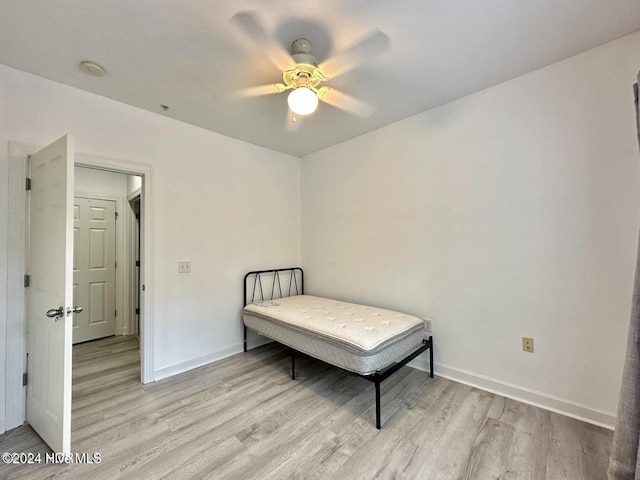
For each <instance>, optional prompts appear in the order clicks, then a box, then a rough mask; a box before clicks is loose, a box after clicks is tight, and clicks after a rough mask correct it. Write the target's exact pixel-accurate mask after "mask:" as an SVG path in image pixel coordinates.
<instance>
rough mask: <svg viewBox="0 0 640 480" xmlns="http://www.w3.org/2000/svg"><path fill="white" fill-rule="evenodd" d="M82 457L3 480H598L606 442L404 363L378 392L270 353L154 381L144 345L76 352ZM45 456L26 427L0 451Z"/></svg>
mask: <svg viewBox="0 0 640 480" xmlns="http://www.w3.org/2000/svg"><path fill="white" fill-rule="evenodd" d="M73 364H74V371H73V427H72V437H71V445H72V451H73V452H75V453H89V454H93V453H95V452H98V453H100V455H101V463H100V464H84V465H27V466H16V465H3V464H0V478H2V479H14V478H19V479H45V478H46V479H54V478H79V479H90V480H100V479H109V480H111V479H128V478H131V479H136V480H138V479H160V478H163V479H164V478H175V479H191V478H193V479H232V480H236V479H237V480H245V479H261V480H262V479H284V478H296V479H298V478H300V479H302V478H305V479H322V480H324V479H341V480H343V479H348V480H353V479H374V478H380V479H387V478H388V479H391V478H395V479H425V480H449V479H451V480H453V479H456V480H457V479H478V480H487V479H502V480H506V479H536V480H537V479H540V480H542V479H552V480H560V479H567V480H590V479H593V480H602V479H604V478H606V475H605V469H606V463H607V457H608V454H609V445H610V441H611V432H610V431H608V430H605V429H602V428H598V427H595V426H592V425H588V424H586V423H582V422H579V421H577V420H573V419H570V418H567V417H564V416H561V415H557V414H554V413H551V412H548V411H545V410H541V409H538V408H535V407H532V406H529V405H525V404H522V403H519V402H516V401H513V400H509V399H506V398H504V397H500V396H497V395H493V394H490V393H487V392H484V391H482V390H477V389H474V388H471V387H468V386H465V385H462V384H459V383H455V382H452V381H449V380H446V379H443V378H435V379H430V378H429V377H428V375H427V374H426V373H424V372H421V371H418V370H414V369H411V368H408V367H405V368H403V369H401V370H400V371H398V372H397V373H396V374H395V375H393V376H391V377H390V378H389V379H387V380H386V381H385V382H384V383H383V384H382V421H383V429H382V430H376V428H375V425H374V416H375V413H374V394H373V390H374V388H373V384H371V383H370V382H367V381H366V380H363V379H361V378H358V377H356V376H353V375H350V374H348V373H346V372H344V371H341V370H338V369H334V368H332V367H330V366H328V365H326V364H324V363H322V362H319V361H316V360H313V359H311V358H308V357H299V359H298V360H297V362H296V364H297V375H298V376H297V379H296V380H295V381H292V380H291V379H290V377H289V368H290V357H289V355H288V352H287V351H286V350H285V349H284V348H283V347H281V346H278V345H276V344H270V345H266V346H263V347H260V348H257V349H255V350H252V351H250V352H248V353H244V354H238V355H235V356H233V357H230V358H227V359H225V360H221V361H219V362H216V363H213V364H210V365H207V366H205V367H201V368H198V369H196V370H192V371H190V372H187V373H183V374H181V375H176V376H174V377H171V378H168V379H166V380H163V381H159V382H155V383H153V384H149V385H141V384H140V383H139V378H140V370H139V350H138V343H137V340H136V339H135V338H132V337H111V338H107V339H104V340H99V341H95V342H89V343H86V344H81V345H77V346H75V347H74V351H73ZM6 451H9V452H42V453H43V454H44V452H47V451H48V449H47V447H46V446H45V445H44V444H43V443H42V441H41V440H40V439H39V437H38V436H37V435H36V434H35V433H34V432H33V430H32V429H31V428H30V427H29V426H28V425H25V426H22V427H20V428H17V429H14V430H12V431H10V432H7V433H5V434H3V435H1V436H0V452H6Z"/></svg>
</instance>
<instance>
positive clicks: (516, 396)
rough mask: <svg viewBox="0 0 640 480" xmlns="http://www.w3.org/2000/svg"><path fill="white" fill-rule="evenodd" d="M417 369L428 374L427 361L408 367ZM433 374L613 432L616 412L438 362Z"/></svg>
mask: <svg viewBox="0 0 640 480" xmlns="http://www.w3.org/2000/svg"><path fill="white" fill-rule="evenodd" d="M408 365H409V366H410V367H413V368H416V369H418V370H423V371H428V369H429V361H428V360H427V359H423V358H417V359H416V360H414V361H412V362H411V363H409V364H408ZM434 373H435V374H437V375H438V376H440V377H443V378H447V379H449V380H453V381H454V382H458V383H462V384H464V385H469V386H470V387H475V388H479V389H481V390H485V391H487V392H491V393H495V394H496V395H501V396H503V397H507V398H511V399H512V400H517V401H519V402H522V403H526V404H528V405H533V406H534V407H539V408H542V409H544V410H549V411H551V412H554V413H559V414H561V415H565V416H567V417H571V418H575V419H576V420H581V421H583V422H587V423H591V424H592V425H597V426H598V427H603V428H607V429H609V430H613V429H614V426H615V423H616V413H615V412H608V411H606V410H601V409H598V408H595V407H591V406H589V405H584V404H581V403H578V402H574V401H572V400H568V399H566V398H561V397H556V396H554V395H549V394H547V393H544V392H540V391H537V390H533V389H530V388H527V387H523V386H521V385H514V384H512V383H509V382H503V381H502V380H497V379H495V378H491V377H487V376H485V375H479V374H477V373H473V372H469V371H467V370H462V369H460V368H456V367H451V366H449V365H444V364H441V363H437V362H435V363H434Z"/></svg>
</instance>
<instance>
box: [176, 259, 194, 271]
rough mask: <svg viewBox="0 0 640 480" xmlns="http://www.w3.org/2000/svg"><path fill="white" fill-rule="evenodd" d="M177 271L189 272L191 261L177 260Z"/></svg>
mask: <svg viewBox="0 0 640 480" xmlns="http://www.w3.org/2000/svg"><path fill="white" fill-rule="evenodd" d="M178 273H191V262H190V261H189V260H184V261H181V262H178Z"/></svg>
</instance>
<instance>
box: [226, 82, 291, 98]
mask: <svg viewBox="0 0 640 480" xmlns="http://www.w3.org/2000/svg"><path fill="white" fill-rule="evenodd" d="M285 89H286V87H285V85H284V84H283V83H269V84H267V85H258V86H256V87H249V88H243V89H241V90H238V91H237V92H234V97H237V98H251V97H260V96H262V95H271V94H272V93H280V92H284V90H285Z"/></svg>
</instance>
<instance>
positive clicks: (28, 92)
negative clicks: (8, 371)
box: [0, 66, 300, 411]
mask: <svg viewBox="0 0 640 480" xmlns="http://www.w3.org/2000/svg"><path fill="white" fill-rule="evenodd" d="M66 133H69V134H72V135H73V136H74V137H75V140H76V152H78V153H82V154H88V155H93V156H102V157H108V158H115V159H120V160H129V161H134V162H140V163H145V164H149V165H152V166H153V169H154V170H153V172H154V173H153V178H154V212H155V219H154V220H155V223H154V225H155V229H154V231H153V236H154V259H153V261H154V270H155V276H154V278H153V279H152V282H153V289H152V290H151V291H152V292H153V295H154V302H155V305H154V311H155V317H154V318H153V320H152V321H153V322H154V324H155V338H154V341H155V368H156V370H157V372H158V373H157V375H158V376H162V375H166V374H168V373H173V372H175V371H180V370H181V369H185V368H189V367H192V366H194V365H197V364H199V363H203V362H208V361H211V360H213V359H216V358H220V357H222V356H225V355H228V354H230V353H234V352H238V351H241V349H242V326H241V325H242V324H241V317H240V310H241V307H242V299H241V297H242V278H243V275H244V273H245V272H246V271H248V270H252V269H258V268H266V267H274V266H285V265H287V266H288V265H292V264H299V262H300V240H299V236H300V222H299V213H300V212H299V203H300V199H299V195H300V193H299V192H300V188H299V181H300V180H299V179H300V168H299V160H298V159H297V158H295V157H291V156H288V155H284V154H281V153H278V152H274V151H271V150H267V149H264V148H260V147H256V146H253V145H250V144H247V143H244V142H240V141H237V140H234V139H231V138H228V137H225V136H222V135H219V134H215V133H212V132H209V131H205V130H203V129H200V128H197V127H193V126H191V125H187V124H184V123H181V122H177V121H174V120H171V119H168V118H166V117H163V116H161V115H156V114H153V113H150V112H147V111H143V110H140V109H137V108H134V107H130V106H128V105H125V104H122V103H119V102H115V101H113V100H110V99H107V98H103V97H99V96H96V95H92V94H90V93H86V92H83V91H80V90H77V89H73V88H70V87H67V86H65V85H61V84H58V83H54V82H51V81H48V80H45V79H42V78H39V77H36V76H33V75H29V74H26V73H23V72H19V71H17V70H14V69H11V68H8V67H5V66H0V148H1V150H0V249H1V250H0V266H4V265H5V262H6V258H7V247H6V236H7V235H6V228H7V225H6V215H7V214H6V198H5V197H6V191H7V188H6V187H7V161H8V160H7V157H8V150H7V144H8V141H9V140H15V141H18V142H23V143H26V144H34V145H45V144H48V143H50V142H52V141H53V140H55V139H57V138H59V137H60V136H62V135H64V134H66ZM178 260H191V262H192V273H190V274H178V273H177V262H178ZM4 271H6V270H4ZM5 276H6V275H4V274H3V275H0V277H5ZM5 281H6V278H0V311H1V312H3V316H4V312H6V307H5V306H6V284H5V283H4V282H5ZM4 322H5V319H4V318H2V320H1V321H0V329H2V328H3V325H4ZM0 344H1V345H0V354H1V353H2V351H3V350H2V349H3V348H5V346H4V340H3V341H2V342H0ZM0 358H2V359H4V356H3V355H0ZM2 361H3V360H2ZM0 372H2V373H0V375H2V374H3V373H4V367H2V368H0ZM18 374H21V372H18ZM0 380H3V378H2V377H0ZM3 385H4V382H2V384H1V385H0V402H2V401H3V399H4V397H5V395H4V390H3V389H4V387H3ZM0 408H2V410H0V411H4V408H3V404H1V403H0Z"/></svg>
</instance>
